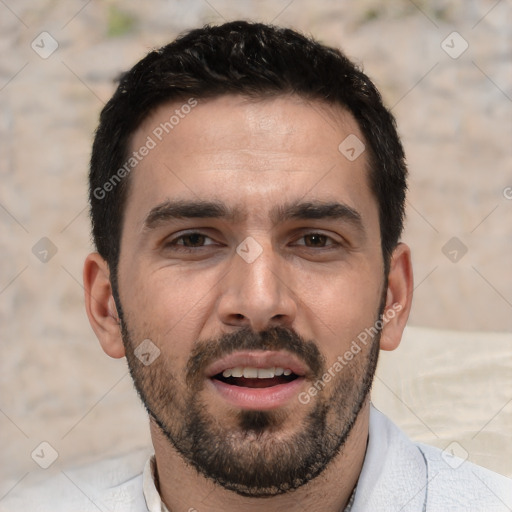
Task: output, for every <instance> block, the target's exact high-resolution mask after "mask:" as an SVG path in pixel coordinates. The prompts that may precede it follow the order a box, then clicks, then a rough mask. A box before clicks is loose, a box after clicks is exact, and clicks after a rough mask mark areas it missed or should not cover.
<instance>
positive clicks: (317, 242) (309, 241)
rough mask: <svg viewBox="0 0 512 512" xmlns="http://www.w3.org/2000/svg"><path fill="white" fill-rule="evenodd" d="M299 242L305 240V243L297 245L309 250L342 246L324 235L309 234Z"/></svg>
mask: <svg viewBox="0 0 512 512" xmlns="http://www.w3.org/2000/svg"><path fill="white" fill-rule="evenodd" d="M298 240H304V243H297V245H303V246H305V247H308V248H320V249H321V248H324V247H330V246H337V245H340V244H339V243H338V242H336V241H335V240H333V238H331V237H330V236H327V235H324V234H322V233H308V234H306V235H303V236H302V237H301V238H299V239H298Z"/></svg>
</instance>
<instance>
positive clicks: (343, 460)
mask: <svg viewBox="0 0 512 512" xmlns="http://www.w3.org/2000/svg"><path fill="white" fill-rule="evenodd" d="M369 412H370V405H369V401H367V402H366V403H365V405H364V406H363V408H362V409H361V411H360V413H359V415H358V417H357V420H356V423H355V425H354V427H353V429H352V431H351V432H350V435H349V436H348V438H347V440H346V442H345V445H344V446H343V449H342V450H341V451H340V453H338V455H336V457H334V459H333V460H332V461H331V462H330V464H329V465H328V466H327V468H326V469H325V470H324V471H323V472H322V473H321V474H320V475H319V476H318V477H316V478H314V479H313V480H311V481H310V482H308V483H307V484H305V485H304V486H302V487H300V488H299V489H297V490H295V491H293V492H290V493H285V494H280V495H278V496H274V497H271V498H247V497H243V496H240V495H238V494H236V493H235V492H232V491H229V490H226V489H224V488H223V487H221V486H219V485H217V484H215V483H214V482H213V481H211V480H209V479H207V478H205V477H204V476H202V475H200V474H199V473H198V472H197V471H196V470H195V469H194V468H193V467H191V466H190V465H188V464H187V463H186V462H185V461H184V460H183V459H182V457H181V456H180V455H179V454H178V453H177V452H176V450H175V449H174V447H173V446H172V445H171V444H170V443H169V441H168V440H167V438H166V437H165V436H164V435H163V434H162V432H161V431H160V429H159V428H158V427H157V426H156V425H155V424H154V423H153V421H151V437H152V440H153V446H154V448H155V459H156V468H157V474H158V484H159V491H160V496H161V497H162V501H163V502H164V503H165V505H166V506H167V508H168V509H169V511H170V512H176V511H178V510H189V511H194V510H196V511H200V512H220V511H222V512H235V511H236V512H238V511H240V510H244V511H248V512H258V511H265V512H278V511H279V512H282V510H283V507H284V508H285V509H286V510H291V511H293V510H308V511H310V512H320V511H322V512H340V511H343V510H344V508H345V506H346V505H347V503H348V501H349V499H350V496H351V494H352V491H353V489H354V487H355V485H356V483H357V480H358V478H359V473H360V472H361V468H362V466H363V461H364V456H365V452H366V443H367V439H368V428H369ZM340 475H342V477H340ZM319 496H321V497H322V499H321V500H319V498H318V497H319ZM298 504H300V506H298Z"/></svg>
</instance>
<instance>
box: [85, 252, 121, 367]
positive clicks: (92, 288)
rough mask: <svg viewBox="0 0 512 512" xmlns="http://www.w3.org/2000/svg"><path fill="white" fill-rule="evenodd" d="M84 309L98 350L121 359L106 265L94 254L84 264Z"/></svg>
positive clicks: (115, 316)
mask: <svg viewBox="0 0 512 512" xmlns="http://www.w3.org/2000/svg"><path fill="white" fill-rule="evenodd" d="M83 279H84V290H85V309H86V311H87V316H88V317H89V322H90V323H91V327H92V329H93V331H94V332H95V334H96V336H97V338H98V340H99V341H100V344H101V347H102V348H103V350H104V351H105V353H106V354H108V355H109V356H110V357H115V358H120V357H124V355H125V351H124V345H123V339H122V336H121V328H120V324H119V316H118V314H117V308H116V305H115V301H114V297H113V295H112V286H111V284H110V271H109V268H108V264H107V262H106V261H105V260H104V259H103V258H102V257H101V256H100V255H99V254H98V253H96V252H94V253H91V254H89V256H87V258H86V259H85V263H84V273H83Z"/></svg>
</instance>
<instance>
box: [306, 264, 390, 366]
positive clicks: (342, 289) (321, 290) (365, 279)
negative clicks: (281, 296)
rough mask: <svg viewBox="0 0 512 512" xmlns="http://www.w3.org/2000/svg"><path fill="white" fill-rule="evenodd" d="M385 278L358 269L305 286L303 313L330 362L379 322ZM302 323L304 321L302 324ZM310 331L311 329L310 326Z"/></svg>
mask: <svg viewBox="0 0 512 512" xmlns="http://www.w3.org/2000/svg"><path fill="white" fill-rule="evenodd" d="M381 281H382V278H381V277H380V276H377V275H376V272H375V271H373V275H372V272H371V271H370V269H366V271H365V272H362V271H360V269H358V270H357V271H356V270H355V269H353V270H352V269H351V270H347V271H346V272H340V273H339V274H338V275H331V277H330V279H328V280H323V281H322V283H318V285H317V286H316V287H313V286H312V285H311V284H310V285H309V286H308V285H306V286H304V287H303V291H302V297H301V298H302V302H303V304H302V305H301V310H302V314H303V315H304V317H305V318H306V323H309V325H310V326H314V328H313V331H312V336H313V338H314V339H315V341H316V342H317V343H318V344H319V346H320V350H321V351H322V352H323V353H324V355H325V356H326V358H327V360H334V359H336V357H337V356H338V355H340V354H342V353H344V352H345V350H346V349H347V348H348V347H349V346H350V344H351V343H352V341H353V340H356V339H357V337H358V335H359V334H360V333H361V332H364V331H365V329H367V328H369V327H372V326H373V325H374V324H375V322H376V320H377V319H378V317H377V315H378V309H379V305H380V298H381V297H380V294H381ZM301 323H302V322H301ZM306 329H308V326H307V325H306ZM308 330H309V329H308Z"/></svg>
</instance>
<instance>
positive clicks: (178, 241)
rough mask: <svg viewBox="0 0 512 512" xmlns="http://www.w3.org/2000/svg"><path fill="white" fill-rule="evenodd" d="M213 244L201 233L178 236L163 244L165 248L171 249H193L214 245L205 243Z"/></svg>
mask: <svg viewBox="0 0 512 512" xmlns="http://www.w3.org/2000/svg"><path fill="white" fill-rule="evenodd" d="M208 240H209V241H210V242H213V240H212V239H211V238H210V237H209V236H206V235H204V234H203V233H198V232H192V233H185V234H183V235H180V236H178V237H176V238H173V239H172V240H170V241H169V242H167V243H166V244H165V247H171V248H174V249H178V250H179V249H180V248H183V249H194V248H200V247H204V246H207V245H214V243H215V242H213V243H206V242H207V241H208Z"/></svg>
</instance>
